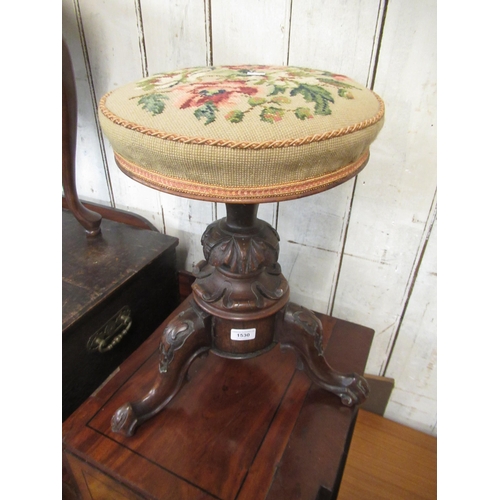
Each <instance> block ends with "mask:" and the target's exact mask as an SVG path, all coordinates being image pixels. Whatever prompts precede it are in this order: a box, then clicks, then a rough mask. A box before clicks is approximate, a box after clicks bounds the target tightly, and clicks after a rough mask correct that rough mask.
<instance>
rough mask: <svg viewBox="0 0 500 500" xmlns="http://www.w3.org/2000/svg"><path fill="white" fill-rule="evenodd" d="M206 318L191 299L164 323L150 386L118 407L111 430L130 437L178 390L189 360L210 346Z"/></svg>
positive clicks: (184, 378)
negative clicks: (146, 390)
mask: <svg viewBox="0 0 500 500" xmlns="http://www.w3.org/2000/svg"><path fill="white" fill-rule="evenodd" d="M209 318H210V316H209V315H208V314H207V313H205V312H204V311H203V310H202V309H200V308H199V307H198V306H197V305H196V304H195V303H194V301H191V302H188V303H187V304H186V305H185V308H184V310H183V311H181V312H180V313H179V314H178V315H177V316H176V317H175V318H174V319H173V320H172V321H171V322H170V323H169V324H168V326H167V328H165V331H164V332H163V335H162V339H161V342H160V362H159V366H158V374H157V375H156V380H155V382H154V384H153V387H152V388H151V389H150V390H149V392H148V393H147V394H146V395H145V396H144V397H143V398H142V399H140V400H138V401H134V402H132V403H126V404H124V405H123V406H121V407H120V408H118V410H117V411H116V412H115V414H114V415H113V418H112V419H111V429H112V431H113V432H117V433H120V434H124V435H125V436H132V435H133V434H134V432H135V430H136V429H137V427H138V426H139V425H141V424H142V423H143V422H145V421H146V420H148V419H150V418H151V417H153V416H154V415H156V414H157V413H158V412H160V411H161V410H162V409H163V408H164V407H165V406H166V405H167V404H168V403H169V402H170V401H171V400H172V398H173V397H174V396H175V395H176V394H177V393H178V392H179V390H180V389H181V387H182V385H183V383H184V382H185V380H186V375H187V371H188V369H189V366H190V365H191V363H192V362H193V361H194V360H195V359H196V358H197V357H198V356H200V355H201V354H203V353H206V352H207V351H208V350H209V349H210V348H211V344H212V339H211V335H210V328H209V325H208V323H209Z"/></svg>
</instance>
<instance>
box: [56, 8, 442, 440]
mask: <svg viewBox="0 0 500 500" xmlns="http://www.w3.org/2000/svg"><path fill="white" fill-rule="evenodd" d="M435 23H436V5H435V0H421V1H419V2H404V1H403V0H390V2H388V1H386V0H349V1H347V0H316V1H314V2H311V1H308V0H277V1H271V0H247V1H245V2H236V1H223V0H176V1H169V2H165V1H162V0H63V36H64V38H65V39H66V41H67V43H68V45H69V48H70V51H71V54H72V57H73V62H74V66H75V73H76V80H77V92H78V100H79V107H78V109H79V128H78V133H79V137H78V153H77V173H78V179H77V182H78V189H79V192H80V193H81V196H82V198H83V199H87V200H91V201H96V202H99V203H103V204H106V205H112V206H116V207H118V208H123V209H128V210H131V211H133V212H135V213H138V214H140V215H142V216H145V217H146V218H148V219H149V220H150V221H151V222H153V223H154V224H155V226H156V227H157V228H158V229H159V230H160V231H163V232H166V233H168V234H172V235H174V236H177V237H179V238H180V247H179V251H178V265H179V267H180V268H184V269H187V270H192V267H193V265H194V264H196V263H197V262H198V261H199V260H200V259H201V258H202V251H201V246H200V237H201V234H202V232H203V230H204V229H205V227H206V225H207V224H208V223H209V222H211V221H212V220H215V219H216V218H218V217H222V216H224V214H225V207H224V205H221V204H215V203H214V204H211V203H206V202H199V201H193V200H186V199H183V198H179V197H176V196H171V195H167V194H162V193H158V192H156V191H154V190H152V189H149V188H147V187H145V186H142V185H140V184H138V183H136V182H134V181H132V180H130V179H129V178H127V177H126V176H125V175H124V174H122V173H121V172H120V171H119V170H118V168H117V167H116V165H115V163H114V161H113V157H112V151H111V149H110V147H109V144H108V143H107V141H106V139H105V138H103V137H102V134H101V131H100V129H99V127H98V125H97V122H96V115H95V110H96V104H97V102H98V100H99V99H100V97H101V96H102V95H103V94H104V93H106V92H108V91H109V90H112V89H113V88H116V87H117V86H119V85H122V84H125V83H128V82H129V81H132V80H135V79H138V78H141V77H142V76H145V75H150V74H154V73H157V72H160V71H164V70H170V69H174V68H179V67H187V66H203V65H207V64H209V65H210V64H215V65H218V64H238V63H263V64H290V65H297V66H307V67H316V68H320V69H325V70H331V71H335V72H339V73H344V74H347V75H349V76H351V77H352V78H354V79H356V80H358V81H359V82H361V83H363V84H365V85H367V86H373V88H374V90H375V91H376V92H378V93H379V94H380V95H381V96H382V97H383V99H384V100H385V103H386V107H387V116H386V124H385V127H384V129H383V130H382V132H381V134H380V136H379V138H378V139H377V141H376V142H375V144H374V146H373V147H372V157H371V160H370V162H369V164H368V166H367V168H366V169H365V170H364V171H363V172H362V173H361V174H360V175H359V176H358V177H357V178H356V179H353V180H351V181H349V182H347V183H345V184H343V185H341V186H339V187H337V188H335V189H334V190H331V191H328V192H325V193H321V194H319V195H316V196H312V197H307V198H303V199H301V200H294V201H288V202H283V203H279V204H278V203H272V204H265V205H261V207H260V210H259V216H260V217H261V218H263V219H265V220H267V221H268V222H270V223H271V224H273V225H274V226H275V227H276V228H277V229H278V231H279V233H280V236H281V255H280V262H281V264H282V268H283V272H284V274H285V276H286V277H287V278H288V279H289V282H290V287H291V290H292V300H294V301H296V302H299V303H301V304H303V305H304V306H306V307H310V308H312V309H315V310H317V311H320V312H323V313H327V314H332V313H333V314H334V315H335V316H338V317H341V318H344V319H347V320H350V321H354V322H357V323H360V324H364V325H366V326H369V327H372V328H374V329H375V331H376V336H375V340H374V344H373V348H372V352H371V355H370V359H369V363H368V369H367V373H372V374H376V375H387V376H391V377H393V378H395V380H396V389H395V391H394V394H393V397H392V398H391V402H390V404H389V406H388V409H387V412H386V416H388V417H389V418H391V419H393V420H396V421H400V422H403V423H405V424H406V425H410V426H412V427H415V428H418V429H420V430H424V431H425V432H428V433H433V434H436V432H437V430H436V429H437V424H436V384H435V373H436V321H435V320H436V298H435V288H436V276H437V275H436V267H435V261H436V245H435V241H436V229H437V224H436V223H435V221H436V165H435V158H436V136H435V134H436V132H435V130H436V125H435V124H436V121H435V120H436V67H435V66H436V26H435Z"/></svg>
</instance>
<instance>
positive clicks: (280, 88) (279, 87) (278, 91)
mask: <svg viewBox="0 0 500 500" xmlns="http://www.w3.org/2000/svg"><path fill="white" fill-rule="evenodd" d="M285 92H286V87H285V86H283V85H275V86H274V89H273V91H272V92H271V93H270V94H268V95H270V96H271V95H278V94H284V93H285Z"/></svg>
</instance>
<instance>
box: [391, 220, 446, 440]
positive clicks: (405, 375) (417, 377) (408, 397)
mask: <svg viewBox="0 0 500 500" xmlns="http://www.w3.org/2000/svg"><path fill="white" fill-rule="evenodd" d="M436 253H437V222H435V223H434V224H433V226H432V228H431V233H430V237H429V240H428V243H427V246H426V249H425V252H424V255H423V258H422V262H421V265H420V267H419V272H418V275H417V277H416V280H415V283H414V286H413V288H412V292H411V295H410V298H409V302H408V307H407V308H406V311H405V314H404V317H403V320H402V323H401V327H400V330H399V333H398V336H397V340H396V342H395V346H394V350H393V352H392V355H391V358H390V362H389V365H388V367H387V370H386V375H387V376H389V377H392V378H394V380H395V387H394V389H393V393H392V396H391V399H390V401H389V404H388V405H387V409H386V412H385V414H384V416H385V417H387V418H389V419H391V420H394V421H396V422H399V423H401V424H404V425H409V426H411V427H413V428H415V429H419V430H421V431H423V432H426V433H427V434H433V435H437V421H436V415H437V401H436V399H437V345H436V319H437V262H436Z"/></svg>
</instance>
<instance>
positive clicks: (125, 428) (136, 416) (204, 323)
mask: <svg viewBox="0 0 500 500" xmlns="http://www.w3.org/2000/svg"><path fill="white" fill-rule="evenodd" d="M226 207H227V217H226V218H224V219H221V220H218V221H216V222H214V223H212V224H210V225H209V226H208V228H207V230H206V231H205V233H204V234H203V237H202V240H201V241H202V245H203V252H204V255H205V258H206V260H205V261H202V262H201V263H200V264H198V267H197V270H196V274H197V279H196V281H195V283H194V284H193V287H192V289H193V295H192V298H191V299H190V300H188V301H186V302H185V303H184V305H183V308H182V310H181V311H180V312H179V313H178V314H177V316H175V317H174V318H173V320H172V321H171V322H170V323H169V324H168V326H167V328H166V329H165V331H164V332H163V335H162V338H161V342H160V361H159V367H158V374H157V377H156V381H155V382H154V384H153V386H152V387H151V389H150V390H149V391H148V392H147V394H145V395H144V396H143V397H142V398H141V399H138V400H137V401H134V402H131V403H127V404H125V405H123V406H122V407H121V408H119V409H118V410H117V411H116V412H115V414H114V416H113V418H112V423H111V425H112V430H113V431H114V432H119V433H122V434H125V435H127V436H130V435H132V434H133V433H134V431H135V430H136V428H137V427H138V426H139V425H140V424H141V423H143V422H145V421H146V420H148V419H149V418H151V417H153V416H154V415H156V414H157V413H158V412H159V411H161V410H162V409H163V408H164V407H165V406H166V405H167V404H168V403H169V401H171V400H172V398H173V397H174V396H175V395H176V394H177V393H178V392H179V390H180V389H181V387H182V385H183V383H184V382H185V379H186V375H187V372H188V369H189V366H190V365H191V363H192V362H193V361H194V360H195V359H196V357H198V356H200V355H201V354H204V353H207V352H208V351H210V350H211V351H212V352H213V353H215V354H217V355H219V356H224V357H229V358H237V359H246V358H251V357H255V356H258V355H260V354H262V353H264V352H267V351H268V350H270V349H272V348H273V347H274V346H275V345H276V344H280V346H281V348H283V349H291V350H293V351H294V352H295V353H296V355H297V363H298V367H299V368H300V369H302V370H304V372H305V373H306V374H307V375H308V376H309V377H310V379H311V380H312V381H313V382H314V383H316V384H317V385H318V386H320V387H322V388H323V389H325V390H327V391H329V392H332V393H333V394H336V395H337V396H339V397H340V398H341V401H342V403H343V404H344V405H347V406H353V405H356V404H359V403H362V402H363V401H364V400H365V399H366V397H367V395H368V391H369V389H368V384H367V382H366V381H365V379H364V378H363V377H361V376H360V375H357V374H355V373H350V374H342V373H338V372H336V371H335V370H333V369H332V368H331V367H330V366H329V365H328V363H327V362H326V360H325V358H324V357H323V347H322V335H323V327H322V324H321V322H320V320H319V319H318V318H317V317H316V316H315V315H314V313H313V312H311V311H309V310H308V309H305V308H303V307H301V306H299V305H297V304H294V303H292V302H289V300H288V299H289V289H288V283H287V281H286V279H285V277H284V276H283V274H282V273H281V268H280V265H279V264H278V254H279V236H278V233H277V232H276V231H275V230H274V228H272V227H271V226H270V225H269V224H267V223H266V222H264V221H262V220H259V219H257V209H258V205H231V204H227V205H226ZM242 362H243V361H242Z"/></svg>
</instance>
